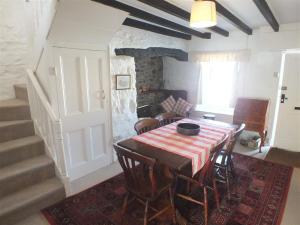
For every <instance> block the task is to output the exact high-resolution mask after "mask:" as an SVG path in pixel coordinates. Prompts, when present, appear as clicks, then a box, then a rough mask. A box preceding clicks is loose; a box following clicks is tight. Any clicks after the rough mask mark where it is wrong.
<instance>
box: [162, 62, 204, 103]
mask: <svg viewBox="0 0 300 225" xmlns="http://www.w3.org/2000/svg"><path fill="white" fill-rule="evenodd" d="M163 66H164V67H163V68H164V69H163V73H164V81H165V88H166V89H169V90H186V91H187V93H188V101H189V102H190V103H192V104H196V103H197V94H198V88H197V85H195V84H198V82H199V81H198V79H199V73H200V68H199V66H198V65H197V64H195V63H192V62H182V61H178V60H176V59H174V58H170V57H164V58H163Z"/></svg>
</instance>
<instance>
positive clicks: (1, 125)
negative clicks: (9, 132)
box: [0, 120, 32, 128]
mask: <svg viewBox="0 0 300 225" xmlns="http://www.w3.org/2000/svg"><path fill="white" fill-rule="evenodd" d="M28 122H32V120H13V121H0V128H1V127H6V126H11V125H17V124H23V123H28Z"/></svg>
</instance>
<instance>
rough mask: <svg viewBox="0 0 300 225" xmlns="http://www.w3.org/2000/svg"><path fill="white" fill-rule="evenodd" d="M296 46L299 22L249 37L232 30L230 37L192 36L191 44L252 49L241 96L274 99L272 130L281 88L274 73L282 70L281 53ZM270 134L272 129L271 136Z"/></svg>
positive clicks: (211, 48)
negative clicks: (207, 37)
mask: <svg viewBox="0 0 300 225" xmlns="http://www.w3.org/2000/svg"><path fill="white" fill-rule="evenodd" d="M295 48H300V24H287V25H282V26H281V28H280V32H277V33H275V32H273V31H272V30H271V29H270V28H267V27H263V28H261V29H259V30H255V31H254V33H253V35H250V36H247V35H245V34H243V33H241V32H239V31H235V32H231V33H230V36H229V37H228V38H226V37H222V36H219V35H213V36H212V39H211V40H204V39H198V38H193V40H192V41H191V42H190V43H189V51H200V52H209V51H233V50H244V49H249V50H250V52H251V57H250V60H249V62H247V63H245V64H244V65H243V66H242V67H241V71H240V76H242V80H243V82H242V83H241V85H240V87H239V95H240V96H246V97H257V98H269V99H270V100H271V107H270V119H269V131H270V129H272V123H273V117H274V111H275V101H276V97H277V87H278V77H276V76H275V73H278V72H279V71H280V63H281V52H282V51H283V50H286V49H295ZM191 83H192V82H191ZM196 83H197V82H196V81H195V84H196ZM270 135H271V132H269V135H268V136H269V137H270Z"/></svg>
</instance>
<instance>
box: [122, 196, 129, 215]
mask: <svg viewBox="0 0 300 225" xmlns="http://www.w3.org/2000/svg"><path fill="white" fill-rule="evenodd" d="M128 198H129V193H127V194H126V196H125V198H124V201H123V206H122V212H121V213H122V216H124V214H125V212H126V209H127V204H128Z"/></svg>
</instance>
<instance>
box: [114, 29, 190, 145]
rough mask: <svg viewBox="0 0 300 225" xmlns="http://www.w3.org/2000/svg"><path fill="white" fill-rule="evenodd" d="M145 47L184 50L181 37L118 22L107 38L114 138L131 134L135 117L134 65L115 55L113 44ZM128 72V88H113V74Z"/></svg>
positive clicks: (127, 59) (127, 46)
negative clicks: (118, 24)
mask: <svg viewBox="0 0 300 225" xmlns="http://www.w3.org/2000/svg"><path fill="white" fill-rule="evenodd" d="M149 47H164V48H176V49H182V50H184V51H186V49H187V42H186V41H185V40H181V39H177V38H172V37H167V36H163V35H159V34H155V33H152V32H147V31H142V30H139V29H135V28H130V27H126V26H122V27H121V29H120V30H119V31H118V32H117V33H116V34H115V36H114V37H113V39H112V40H111V42H110V72H111V77H112V121H113V137H114V141H117V140H119V139H122V138H126V137H129V136H131V135H134V134H135V131H134V129H133V126H134V123H135V122H136V121H137V113H136V108H137V101H136V98H137V90H136V68H135V61H134V58H133V57H130V56H116V54H115V49H116V48H140V49H146V48H149ZM116 74H130V75H131V79H132V82H131V84H132V87H131V89H129V90H116V88H115V75H116Z"/></svg>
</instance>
